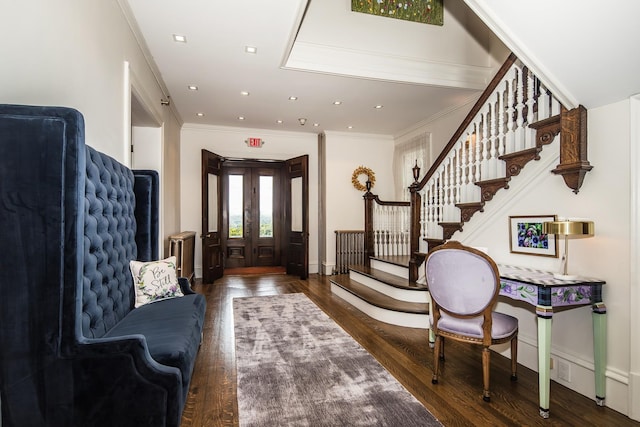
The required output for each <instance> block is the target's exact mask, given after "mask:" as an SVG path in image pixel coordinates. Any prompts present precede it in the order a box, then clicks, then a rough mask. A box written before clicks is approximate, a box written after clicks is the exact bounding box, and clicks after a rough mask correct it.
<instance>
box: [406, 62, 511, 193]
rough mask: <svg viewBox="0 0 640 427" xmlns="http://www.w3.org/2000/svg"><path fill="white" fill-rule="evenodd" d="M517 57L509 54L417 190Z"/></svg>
mask: <svg viewBox="0 0 640 427" xmlns="http://www.w3.org/2000/svg"><path fill="white" fill-rule="evenodd" d="M517 59H518V58H517V57H516V55H515V54H513V53H512V54H510V55H509V57H508V58H507V60H506V61H505V62H504V64H502V67H500V69H499V70H498V72H497V73H496V75H495V76H494V77H493V79H492V80H491V82H489V86H487V88H486V89H485V90H484V92H482V95H480V98H478V100H477V101H476V103H475V104H474V105H473V107H472V108H471V111H469V113H468V114H467V116H466V117H465V118H464V120H463V121H462V123H461V124H460V126H459V127H458V129H457V130H456V131H455V132H454V134H453V136H452V137H451V139H450V140H449V142H448V143H447V145H445V146H444V148H443V149H442V151H441V152H440V155H439V156H438V157H437V158H436V159H435V161H434V162H433V164H432V165H431V167H430V168H429V170H428V171H427V173H426V174H425V175H424V176H423V177H422V179H421V180H420V182H419V184H418V185H417V186H415V187H414V188H415V191H420V190H422V189H423V188H424V186H425V185H427V182H428V181H429V179H430V178H431V177H432V176H433V174H434V173H436V171H437V170H438V168H439V167H440V164H441V163H442V162H443V161H444V159H445V158H446V157H447V155H448V154H449V152H450V151H451V150H452V149H453V147H454V146H455V145H456V143H457V142H458V140H459V139H460V137H461V136H462V134H463V133H464V131H465V130H466V129H467V127H468V126H469V124H471V122H472V121H473V118H474V117H475V116H476V115H477V114H478V113H479V112H480V109H482V107H484V105H485V104H486V103H487V101H488V100H489V97H490V96H491V95H492V94H493V91H494V90H495V88H496V87H497V86H498V84H500V82H501V81H502V78H503V77H504V76H505V75H506V74H507V72H508V71H509V69H510V68H511V66H512V65H513V64H514V63H515V62H516V60H517Z"/></svg>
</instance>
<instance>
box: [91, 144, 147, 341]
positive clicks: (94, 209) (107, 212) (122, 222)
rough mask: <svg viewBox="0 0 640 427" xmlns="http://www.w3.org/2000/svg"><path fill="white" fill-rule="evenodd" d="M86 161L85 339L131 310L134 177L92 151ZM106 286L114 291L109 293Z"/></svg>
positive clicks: (95, 334)
mask: <svg viewBox="0 0 640 427" xmlns="http://www.w3.org/2000/svg"><path fill="white" fill-rule="evenodd" d="M86 158H87V165H86V177H87V178H86V183H85V199H86V202H85V223H84V227H85V242H84V252H85V253H84V267H83V269H84V280H83V286H84V289H83V324H82V329H83V334H84V335H85V336H87V337H95V338H99V337H101V336H103V335H104V334H105V332H106V331H107V330H109V329H110V328H111V327H113V326H114V325H115V324H116V323H117V322H118V321H119V320H120V319H122V318H123V317H124V316H125V315H126V314H127V313H128V312H129V311H131V309H132V308H133V304H132V303H133V295H131V291H130V290H131V289H132V287H131V281H132V278H131V275H130V273H129V261H131V260H134V259H136V257H137V253H136V243H135V234H136V221H135V216H134V206H135V205H134V203H135V195H134V192H133V181H134V178H133V173H132V172H131V171H130V170H129V169H127V168H126V167H124V166H123V165H121V164H119V163H117V162H115V161H114V160H113V159H111V158H110V157H107V156H103V155H99V154H98V153H97V152H96V151H95V150H93V149H92V148H90V147H87V157H86ZM111 283H117V284H118V287H111V286H109V285H110V284H111ZM109 288H114V289H117V291H115V292H111V293H110V294H108V291H107V289H109Z"/></svg>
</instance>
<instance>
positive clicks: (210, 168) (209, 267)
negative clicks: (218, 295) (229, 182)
mask: <svg viewBox="0 0 640 427" xmlns="http://www.w3.org/2000/svg"><path fill="white" fill-rule="evenodd" d="M223 161H224V158H222V157H221V156H219V155H217V154H215V153H212V152H210V151H207V150H204V149H203V150H202V154H201V163H202V165H201V166H202V167H201V174H202V186H201V192H202V199H201V200H202V281H203V283H213V281H214V280H216V279H219V278H220V277H222V274H223V271H224V266H223V258H224V257H223V252H222V196H223V188H222V179H221V178H222V176H221V175H222V162H223Z"/></svg>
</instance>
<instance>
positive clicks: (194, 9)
mask: <svg viewBox="0 0 640 427" xmlns="http://www.w3.org/2000/svg"><path fill="white" fill-rule="evenodd" d="M121 3H122V4H123V8H124V9H125V13H127V14H128V15H129V16H130V18H131V17H132V18H133V19H130V21H132V22H133V25H134V27H137V28H134V31H136V32H138V33H139V35H141V36H142V39H143V40H144V44H146V49H148V54H150V56H151V57H152V60H153V62H154V63H155V64H156V66H157V68H158V70H159V73H160V74H161V79H162V81H163V82H164V84H165V85H166V90H167V91H168V95H170V97H171V102H172V103H173V105H174V107H175V108H176V110H177V111H178V113H179V114H180V116H181V118H182V120H183V121H184V122H185V123H197V124H206V125H219V126H235V127H247V128H260V129H277V130H286V131H298V132H313V133H320V132H322V131H344V132H347V131H351V132H358V133H373V134H387V135H398V134H402V133H403V132H405V131H407V130H409V129H411V128H412V127H415V126H417V125H418V124H420V123H422V122H424V121H425V120H428V119H429V118H432V117H434V116H437V115H439V114H441V113H443V112H446V111H449V110H451V109H453V108H456V107H458V106H459V105H461V104H464V103H465V102H468V101H469V99H473V98H475V97H476V96H477V95H478V94H479V92H480V91H481V89H483V88H484V87H485V86H486V85H487V83H488V82H489V80H490V79H491V77H492V76H493V74H494V72H495V69H496V66H499V65H500V63H501V62H502V59H503V58H499V59H494V58H493V57H492V56H491V54H490V51H492V50H494V47H495V46H494V47H491V46H490V44H491V40H492V35H491V33H490V32H489V30H488V29H487V28H486V27H485V26H484V25H483V24H482V23H481V21H479V19H478V18H477V17H476V16H475V15H474V14H473V13H472V12H471V11H470V10H469V9H468V7H467V6H466V5H465V4H464V3H463V1H462V0H445V15H444V25H443V26H434V25H426V24H419V23H414V22H407V21H401V20H397V19H392V18H386V17H379V16H373V15H367V14H361V13H355V12H351V10H350V4H351V2H350V0H277V1H264V0H227V1H222V0H182V1H179V2H177V1H168V0H161V1H158V0H127V2H126V3H124V2H121ZM173 34H180V35H184V36H186V38H187V43H176V42H174V41H173V38H172V35H173ZM247 45H250V46H255V47H257V49H258V52H257V54H247V53H245V52H244V48H245V46H247ZM188 85H196V86H198V90H197V91H190V90H188V88H187V86H188ZM241 91H248V92H250V95H249V96H242V95H241V94H240V92H241ZM290 96H297V97H298V100H297V101H290V100H289V97H290ZM337 100H339V101H342V104H341V105H339V106H335V105H333V102H334V101H337ZM376 105H383V106H384V107H383V108H382V109H375V108H374V106H376ZM198 112H202V113H204V116H203V117H197V116H196V113H198ZM239 116H243V117H245V120H242V121H241V120H239V119H238V117H239ZM299 118H306V119H307V123H306V124H305V125H304V126H301V125H300V124H299V122H298V119H299ZM277 120H282V121H283V123H282V124H278V123H277ZM314 123H317V124H318V126H317V127H314ZM348 126H352V127H353V128H352V129H350V130H349V129H348Z"/></svg>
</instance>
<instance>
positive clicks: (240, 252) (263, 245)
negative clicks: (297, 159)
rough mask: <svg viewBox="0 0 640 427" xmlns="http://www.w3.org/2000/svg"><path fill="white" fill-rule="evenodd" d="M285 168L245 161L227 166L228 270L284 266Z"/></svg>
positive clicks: (224, 223)
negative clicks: (283, 199)
mask: <svg viewBox="0 0 640 427" xmlns="http://www.w3.org/2000/svg"><path fill="white" fill-rule="evenodd" d="M283 164H284V162H261V161H244V160H240V161H238V160H227V161H225V162H224V163H223V167H222V185H223V187H224V191H223V193H224V197H223V214H222V215H223V216H222V228H223V235H222V237H223V239H224V244H225V247H226V252H225V259H224V266H225V269H235V268H247V267H276V266H280V265H282V264H281V258H282V257H281V241H282V234H283V233H282V229H283V223H284V209H283V208H282V205H283V204H282V184H281V181H282V173H281V171H282V167H283Z"/></svg>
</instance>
